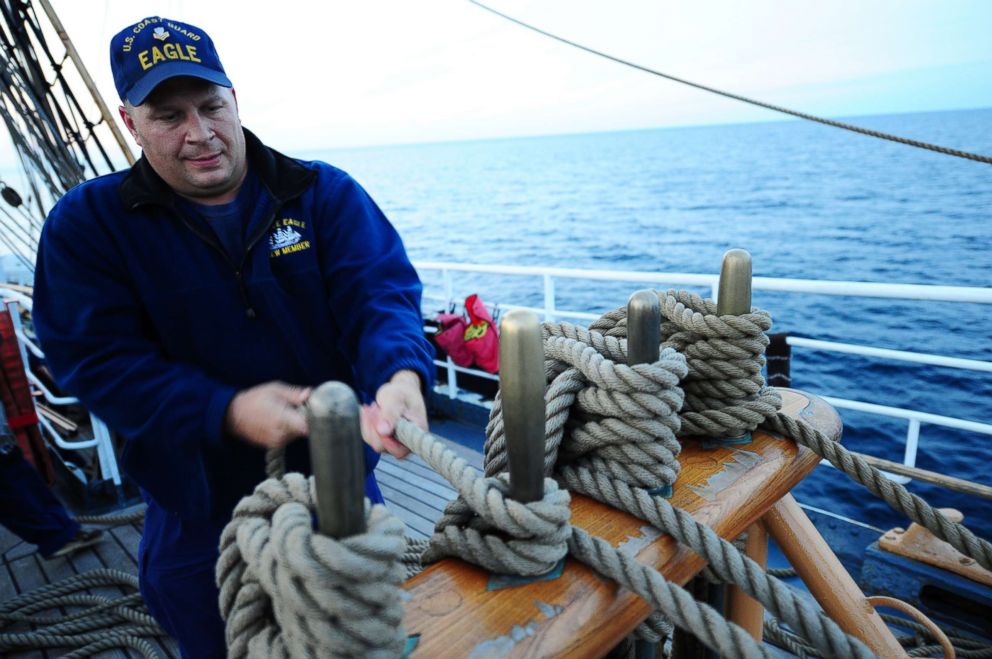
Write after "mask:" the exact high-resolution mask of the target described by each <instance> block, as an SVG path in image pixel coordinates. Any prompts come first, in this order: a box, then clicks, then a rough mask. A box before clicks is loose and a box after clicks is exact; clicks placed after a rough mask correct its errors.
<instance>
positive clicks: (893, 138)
mask: <svg viewBox="0 0 992 659" xmlns="http://www.w3.org/2000/svg"><path fill="white" fill-rule="evenodd" d="M468 1H469V2H471V3H472V4H473V5H476V6H477V7H479V8H481V9H485V10H486V11H488V12H491V13H493V14H496V15H497V16H499V17H500V18H504V19H506V20H508V21H510V22H511V23H516V24H517V25H519V26H521V27H525V28H527V29H528V30H532V31H534V32H537V33H538V34H541V35H543V36H546V37H548V38H551V39H554V40H555V41H560V42H561V43H563V44H566V45H569V46H572V47H573V48H578V49H579V50H584V51H586V52H587V53H591V54H593V55H597V56H599V57H603V58H606V59H608V60H610V61H613V62H616V63H617V64H623V65H624V66H629V67H631V68H633V69H637V70H638V71H643V72H645V73H650V74H651V75H655V76H658V77H660V78H667V79H668V80H672V81H673V82H678V83H681V84H683V85H688V86H690V87H695V88H696V89H702V90H703V91H707V92H710V93H711V94H718V95H720V96H724V97H726V98H731V99H734V100H735V101H742V102H744V103H750V104H751V105H756V106H758V107H762V108H765V109H767V110H772V111H774V112H781V113H782V114H788V115H791V116H793V117H798V118H800V119H805V120H807V121H815V122H816V123H820V124H824V125H826V126H833V127H834V128H842V129H844V130H849V131H851V132H853V133H860V134H861V135H868V136H869V137H877V138H879V139H882V140H889V141H890V142H898V143H899V144H906V145H908V146H915V147H916V148H918V149H926V150H928V151H935V152H937V153H943V154H945V155H948V156H956V157H958V158H965V159H967V160H974V161H976V162H982V163H986V164H990V165H992V156H985V155H982V154H979V153H971V152H969V151H961V150H959V149H951V148H948V147H946V146H940V145H938V144H930V143H929V142H921V141H919V140H913V139H910V138H908V137H900V136H899V135H892V134H890V133H882V132H880V131H877V130H871V129H870V128H862V127H861V126H855V125H854V124H847V123H844V122H842V121H834V120H833V119H825V118H823V117H817V116H816V115H812V114H806V113H805V112H798V111H796V110H790V109H789V108H784V107H782V106H780V105H772V104H771V103H765V102H764V101H759V100H756V99H753V98H748V97H747V96H740V95H739V94H733V93H731V92H725V91H722V90H720V89H716V88H715V87H707V86H706V85H701V84H699V83H698V82H692V81H691V80H686V79H684V78H678V77H676V76H673V75H669V74H667V73H662V72H661V71H658V70H656V69H652V68H648V67H646V66H643V65H641V64H637V63H636V62H631V61H630V60H625V59H622V58H620V57H616V56H614V55H610V54H609V53H604V52H603V51H601V50H596V49H595V48H590V47H589V46H583V45H582V44H580V43H577V42H575V41H570V40H569V39H566V38H564V37H559V36H558V35H556V34H552V33H551V32H548V31H546V30H542V29H541V28H539V27H535V26H533V25H531V24H529V23H525V22H523V21H521V20H519V19H517V18H514V17H513V16H509V15H507V14H504V13H503V12H501V11H499V10H497V9H493V8H492V7H489V6H488V5H484V4H483V3H481V2H479V1H478V0H468Z"/></svg>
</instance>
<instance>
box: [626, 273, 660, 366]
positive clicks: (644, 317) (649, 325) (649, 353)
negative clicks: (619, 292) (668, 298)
mask: <svg viewBox="0 0 992 659" xmlns="http://www.w3.org/2000/svg"><path fill="white" fill-rule="evenodd" d="M660 354H661V302H659V300H658V295H657V294H656V293H655V292H654V291H651V290H647V289H645V290H641V291H637V292H636V293H634V294H633V295H631V296H630V299H629V300H628V301H627V365H628V366H633V365H634V364H653V363H655V362H656V361H658V356H659V355H660Z"/></svg>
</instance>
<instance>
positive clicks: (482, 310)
mask: <svg viewBox="0 0 992 659" xmlns="http://www.w3.org/2000/svg"><path fill="white" fill-rule="evenodd" d="M465 311H466V312H468V316H469V318H470V319H471V323H469V325H468V327H466V328H465V345H466V346H468V349H469V350H470V351H471V352H472V355H473V356H474V357H475V363H476V364H477V365H478V366H479V368H481V369H483V370H486V371H489V372H490V373H496V372H498V371H499V334H498V333H497V331H496V325H495V324H494V323H493V317H492V316H491V315H490V314H489V310H488V309H486V305H485V304H483V303H482V300H481V299H480V298H479V296H478V295H469V296H468V297H467V298H465Z"/></svg>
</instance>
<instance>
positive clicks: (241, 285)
mask: <svg viewBox="0 0 992 659" xmlns="http://www.w3.org/2000/svg"><path fill="white" fill-rule="evenodd" d="M281 208H282V206H281V205H278V206H274V207H273V209H272V212H271V213H270V214H269V219H268V220H266V221H265V222H264V223H263V224H262V225H261V226H262V230H261V231H258V232H256V233H255V235H254V236H252V237H251V238H250V240H249V241H248V245H247V246H246V247H245V253H244V254H243V255H242V256H241V263H240V264H239V265H238V268H237V270H235V271H234V276H235V277H237V278H238V289H239V290H240V291H241V299H242V300H243V301H244V303H245V308H246V311H245V314H246V315H247V316H248V317H249V318H255V317H256V316H257V315H258V314H256V313H255V307H253V306H252V305H251V301H250V300H249V299H248V287H247V285H246V284H245V277H244V269H245V263H246V262H247V261H248V256H249V255H250V254H251V250H252V249H254V248H255V245H257V244H258V241H259V240H261V239H262V237H263V236H264V235H265V234H266V233H268V231H269V228H270V227H271V226H272V222H273V221H274V220H275V219H276V215H278V214H279V210H280V209H281Z"/></svg>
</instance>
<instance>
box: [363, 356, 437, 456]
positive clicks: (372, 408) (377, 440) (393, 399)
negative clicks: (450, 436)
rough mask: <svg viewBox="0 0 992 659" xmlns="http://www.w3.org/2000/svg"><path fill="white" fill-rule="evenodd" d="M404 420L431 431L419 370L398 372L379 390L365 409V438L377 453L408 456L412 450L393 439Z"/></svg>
mask: <svg viewBox="0 0 992 659" xmlns="http://www.w3.org/2000/svg"><path fill="white" fill-rule="evenodd" d="M400 417H405V418H406V419H408V420H409V421H410V422H411V423H413V424H414V425H416V426H418V427H419V428H421V429H423V430H427V406H426V405H425V404H424V396H423V394H422V393H421V392H420V376H419V375H417V373H416V372H415V371H411V370H402V371H397V372H396V374H395V375H393V377H392V378H390V379H389V382H387V383H386V384H384V385H382V386H381V387H379V391H377V392H376V394H375V402H374V403H372V404H371V405H365V406H363V407H362V439H364V440H365V443H366V444H368V445H369V446H371V447H372V450H374V451H375V452H376V453H382V452H386V453H389V454H390V455H392V456H394V457H397V458H403V457H406V456H407V455H408V454H409V453H410V449H408V448H407V447H405V446H403V444H401V443H400V442H398V441H397V440H396V439H395V438H394V437H393V434H394V433H395V432H396V422H397V421H398V420H399V419H400Z"/></svg>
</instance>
